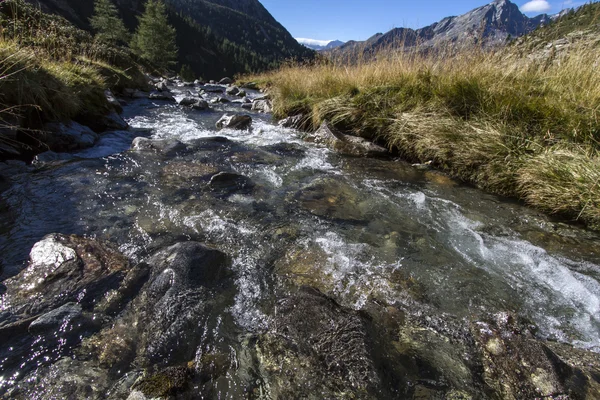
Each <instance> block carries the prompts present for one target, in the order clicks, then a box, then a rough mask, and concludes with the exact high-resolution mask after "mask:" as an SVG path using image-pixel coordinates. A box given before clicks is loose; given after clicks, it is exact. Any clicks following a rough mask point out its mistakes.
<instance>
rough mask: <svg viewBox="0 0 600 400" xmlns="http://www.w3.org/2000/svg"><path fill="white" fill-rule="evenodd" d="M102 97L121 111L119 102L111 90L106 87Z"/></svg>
mask: <svg viewBox="0 0 600 400" xmlns="http://www.w3.org/2000/svg"><path fill="white" fill-rule="evenodd" d="M104 97H106V101H108V102H109V104H110V105H112V106H113V107H114V108H115V110H116V111H117V112H118V113H119V114H120V113H122V112H123V107H122V106H121V102H119V100H118V99H117V98H116V96H115V95H114V94H113V92H112V91H110V90H108V89H107V90H105V91H104Z"/></svg>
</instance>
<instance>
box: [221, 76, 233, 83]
mask: <svg viewBox="0 0 600 400" xmlns="http://www.w3.org/2000/svg"><path fill="white" fill-rule="evenodd" d="M232 83H233V79H231V78H227V77H225V78H223V79H221V80H220V81H219V84H220V85H230V84H232Z"/></svg>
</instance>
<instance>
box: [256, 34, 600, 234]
mask: <svg viewBox="0 0 600 400" xmlns="http://www.w3.org/2000/svg"><path fill="white" fill-rule="evenodd" d="M513 50H514V49H513ZM511 51H512V50H511ZM599 65H600V52H599V51H598V49H597V48H596V47H590V46H587V45H585V44H580V45H579V46H577V47H575V46H574V47H572V48H571V49H570V52H569V53H568V55H563V56H557V55H549V56H548V57H529V56H523V57H520V56H518V54H517V53H516V52H512V53H509V52H507V51H499V52H495V53H494V52H489V51H482V50H472V51H469V52H459V53H455V54H454V55H453V56H452V57H443V56H439V55H438V56H423V55H420V54H419V52H418V51H413V52H406V51H404V52H395V53H393V54H386V55H382V56H378V57H376V58H375V60H373V61H369V62H361V61H358V62H356V63H354V64H352V65H342V64H339V63H333V62H321V63H318V64H313V65H287V66H284V67H282V68H281V69H279V70H277V71H274V72H271V73H267V74H263V75H260V76H253V77H247V78H246V79H249V80H254V81H258V82H260V83H261V84H262V85H263V86H266V87H268V88H269V90H270V92H271V94H272V96H273V99H274V113H275V116H276V117H279V118H282V117H285V116H288V115H293V114H300V113H303V114H305V115H308V116H310V119H311V120H312V128H313V129H316V127H318V126H319V125H320V124H321V122H322V121H324V120H328V121H330V122H331V123H333V124H334V125H335V126H336V127H337V128H339V129H341V130H344V131H346V132H348V133H352V134H355V135H358V136H362V137H366V138H369V139H372V140H378V141H381V142H383V143H385V144H387V146H388V147H389V148H390V149H395V150H396V151H398V152H399V153H400V154H401V155H402V156H404V157H405V158H406V159H408V160H411V161H415V162H428V161H432V163H433V165H435V166H437V167H438V168H440V169H442V170H445V171H447V172H448V173H450V174H451V175H453V176H455V177H458V178H461V179H463V180H465V181H467V182H471V183H474V184H476V185H478V186H480V187H482V188H485V189H487V190H489V191H492V192H495V193H499V194H503V195H510V196H516V197H519V198H522V199H524V200H525V201H527V202H528V203H529V204H531V205H533V206H535V207H538V208H540V209H542V210H545V211H547V212H550V213H560V214H561V215H563V216H567V217H571V218H572V219H574V220H581V221H584V222H585V223H587V224H588V225H589V226H591V227H593V228H596V229H600V204H599V203H600V184H599V179H600V158H599V157H598V149H599V148H600V67H599Z"/></svg>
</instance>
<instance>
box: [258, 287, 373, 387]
mask: <svg viewBox="0 0 600 400" xmlns="http://www.w3.org/2000/svg"><path fill="white" fill-rule="evenodd" d="M367 325H368V323H366V321H365V320H364V319H363V318H362V317H361V316H360V315H359V314H358V313H357V312H355V311H352V310H350V309H346V308H344V307H341V306H339V305H338V304H337V303H335V302H334V301H333V300H332V299H330V298H328V297H326V296H323V295H322V294H321V293H319V292H317V291H316V290H314V289H310V288H303V289H301V290H300V291H299V292H298V293H297V294H295V295H293V296H291V297H288V298H285V299H283V300H281V301H280V302H279V304H278V305H277V315H276V317H275V322H274V326H273V327H272V329H271V330H270V332H269V333H267V334H265V335H263V336H262V337H260V339H259V341H258V343H257V348H258V359H259V361H260V368H261V370H262V371H264V379H265V380H266V381H267V386H268V387H269V389H270V393H269V395H270V396H271V398H281V399H283V398H305V397H310V395H311V394H314V393H319V397H320V398H344V397H346V396H345V395H344V394H347V395H350V393H351V396H352V397H350V398H376V393H377V389H379V388H380V386H381V381H380V378H379V375H378V373H377V369H376V366H375V364H374V362H373V356H372V355H371V349H372V344H371V337H370V334H369V331H368V327H367Z"/></svg>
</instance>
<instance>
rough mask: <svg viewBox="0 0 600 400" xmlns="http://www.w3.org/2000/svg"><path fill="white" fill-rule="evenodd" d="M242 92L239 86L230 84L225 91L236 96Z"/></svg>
mask: <svg viewBox="0 0 600 400" xmlns="http://www.w3.org/2000/svg"><path fill="white" fill-rule="evenodd" d="M239 92H240V89H239V88H238V87H237V86H230V87H228V88H227V89H226V90H225V93H227V94H228V95H230V96H235V95H237V94H238V93H239Z"/></svg>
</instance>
